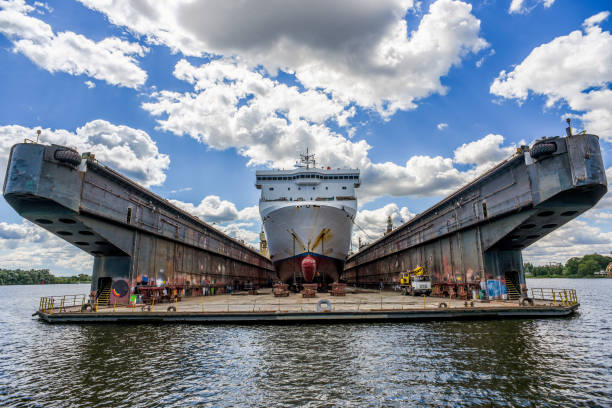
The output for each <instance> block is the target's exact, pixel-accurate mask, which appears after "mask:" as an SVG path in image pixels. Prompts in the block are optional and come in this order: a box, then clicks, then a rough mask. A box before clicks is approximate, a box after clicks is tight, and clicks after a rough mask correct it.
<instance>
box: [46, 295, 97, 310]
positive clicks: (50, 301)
mask: <svg viewBox="0 0 612 408" xmlns="http://www.w3.org/2000/svg"><path fill="white" fill-rule="evenodd" d="M85 299H86V297H85V295H62V296H43V297H41V298H40V303H39V304H38V311H39V312H43V313H48V314H53V312H54V311H57V312H62V311H64V312H65V311H66V308H67V307H77V306H78V307H80V308H83V306H84V305H85Z"/></svg>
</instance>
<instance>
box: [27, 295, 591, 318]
mask: <svg viewBox="0 0 612 408" xmlns="http://www.w3.org/2000/svg"><path fill="white" fill-rule="evenodd" d="M321 300H327V301H329V302H330V304H331V308H328V307H327V305H326V304H321V305H319V302H320V301H321ZM578 306H579V304H578V303H577V302H571V303H559V302H554V303H553V302H551V301H542V300H535V301H534V304H533V306H531V305H528V306H522V305H520V304H519V301H517V300H514V301H510V300H493V301H489V302H478V301H473V302H472V301H467V303H466V301H465V300H462V299H449V298H438V297H411V296H401V295H400V294H399V293H398V292H382V293H380V292H373V291H372V292H368V293H353V294H347V295H346V296H342V297H331V296H329V295H328V294H327V293H319V294H317V297H316V298H302V296H301V295H299V294H291V295H290V296H288V297H283V298H275V297H273V296H272V294H271V293H269V292H264V293H261V294H259V295H242V294H234V295H218V296H198V297H186V298H183V299H182V301H180V302H175V303H160V304H155V305H153V306H152V307H151V309H150V310H149V309H148V307H141V306H136V307H131V306H130V307H126V306H119V305H115V306H105V307H98V309H97V311H95V310H92V311H81V307H80V306H65V307H53V308H47V309H45V308H41V310H39V311H38V312H37V314H38V316H39V317H40V319H42V320H43V321H45V322H48V323H209V324H233V323H236V324H247V323H262V324H269V323H286V324H288V323H336V322H372V321H377V322H390V321H404V322H407V321H429V320H465V319H469V320H474V319H507V318H549V317H564V316H569V315H571V314H573V313H574V312H575V311H576V309H577V308H578Z"/></svg>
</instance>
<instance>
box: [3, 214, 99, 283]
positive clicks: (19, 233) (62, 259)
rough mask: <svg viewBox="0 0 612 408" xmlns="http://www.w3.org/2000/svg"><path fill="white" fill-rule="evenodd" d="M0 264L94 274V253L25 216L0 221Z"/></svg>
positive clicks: (68, 272)
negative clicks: (16, 220) (14, 220)
mask: <svg viewBox="0 0 612 408" xmlns="http://www.w3.org/2000/svg"><path fill="white" fill-rule="evenodd" d="M0 265H2V267H3V268H21V269H26V270H29V269H32V268H34V269H44V268H48V269H50V270H51V272H52V273H55V274H59V275H77V274H79V273H86V274H91V270H92V266H93V257H92V256H91V255H89V254H88V253H86V252H84V251H82V250H80V249H78V248H76V247H75V246H74V245H71V244H69V243H67V242H65V241H63V240H61V239H60V238H58V237H56V236H54V235H53V234H51V233H49V232H47V231H46V230H44V229H42V228H40V227H38V226H36V225H34V224H32V223H30V222H29V221H27V220H23V222H22V223H21V224H8V223H6V222H0Z"/></svg>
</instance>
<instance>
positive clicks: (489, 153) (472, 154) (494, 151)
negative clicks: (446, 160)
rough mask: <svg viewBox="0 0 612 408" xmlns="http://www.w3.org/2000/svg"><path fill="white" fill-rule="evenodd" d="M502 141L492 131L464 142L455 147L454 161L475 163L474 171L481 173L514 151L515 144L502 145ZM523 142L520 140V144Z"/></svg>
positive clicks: (502, 138) (499, 136)
mask: <svg viewBox="0 0 612 408" xmlns="http://www.w3.org/2000/svg"><path fill="white" fill-rule="evenodd" d="M503 143H504V137H503V136H502V135H495V134H492V133H490V134H488V135H486V136H485V137H483V138H482V139H479V140H476V141H474V142H469V143H464V144H462V145H461V146H459V147H458V148H457V149H455V163H459V164H475V165H476V166H477V169H478V170H477V171H476V172H477V173H481V172H482V171H484V170H486V169H489V168H491V167H493V166H494V165H495V164H497V163H499V162H500V161H502V160H504V159H507V158H508V157H510V156H512V155H513V154H514V153H515V151H516V147H515V146H506V147H503V146H502V144H503ZM524 143H525V142H524V141H521V144H524Z"/></svg>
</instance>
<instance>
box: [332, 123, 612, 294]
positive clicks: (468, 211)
mask: <svg viewBox="0 0 612 408" xmlns="http://www.w3.org/2000/svg"><path fill="white" fill-rule="evenodd" d="M606 192H607V180H606V173H605V168H604V164H603V161H602V157H601V151H600V146H599V138H598V137H597V136H595V135H589V134H579V135H572V134H571V131H570V130H569V128H568V136H567V137H552V138H544V139H540V140H538V141H536V142H535V143H534V144H532V146H531V147H530V148H529V147H527V146H523V147H521V148H519V149H517V152H516V153H515V154H514V155H513V156H512V157H510V158H509V159H507V160H505V161H503V162H502V163H500V164H498V165H497V166H495V167H494V168H493V169H491V170H489V171H488V172H486V173H485V174H483V175H481V176H480V177H478V178H477V179H476V180H474V181H472V182H471V183H469V184H467V185H466V186H464V187H463V188H461V189H459V190H457V191H456V192H454V193H453V194H451V195H450V196H448V197H447V198H445V199H444V200H442V201H440V202H439V203H438V204H436V205H434V206H432V207H431V208H429V209H427V210H426V211H424V212H423V213H421V214H419V215H417V216H416V217H414V218H413V219H411V220H409V221H408V222H406V223H405V224H403V225H401V226H400V227H398V228H396V229H395V230H392V231H391V232H389V233H388V234H385V236H384V237H382V238H380V239H379V240H377V241H375V242H372V243H370V244H369V245H367V246H365V247H363V248H361V249H360V250H359V252H357V253H355V254H353V255H351V256H349V257H348V259H347V262H346V264H345V269H344V272H343V278H344V279H345V280H346V281H348V282H350V283H353V284H355V285H358V286H371V287H378V285H379V284H380V282H383V283H384V284H387V285H395V284H397V283H398V280H399V274H400V272H405V271H408V270H412V269H414V268H416V267H417V266H424V267H425V268H426V270H427V271H428V273H429V274H430V275H431V277H432V282H433V286H434V294H439V295H442V294H446V295H451V296H456V295H461V296H465V297H467V296H471V295H472V294H473V293H474V291H476V293H479V292H480V290H483V291H484V292H485V295H486V296H488V297H491V298H496V297H502V298H503V297H512V296H519V295H520V294H521V293H523V294H525V276H524V273H523V258H522V253H521V251H522V250H523V249H525V248H527V247H528V246H530V245H532V244H533V243H535V242H537V241H538V240H539V239H542V238H543V237H545V236H546V235H548V234H550V233H551V232H552V231H554V230H556V229H557V228H559V227H561V226H562V225H564V224H566V223H567V222H569V221H570V220H572V219H574V218H576V217H577V216H579V215H580V214H582V213H583V212H585V211H586V210H588V209H589V208H591V207H593V206H594V205H595V204H596V203H597V202H598V201H599V200H600V199H601V197H602V196H603V195H604V194H605V193H606Z"/></svg>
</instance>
